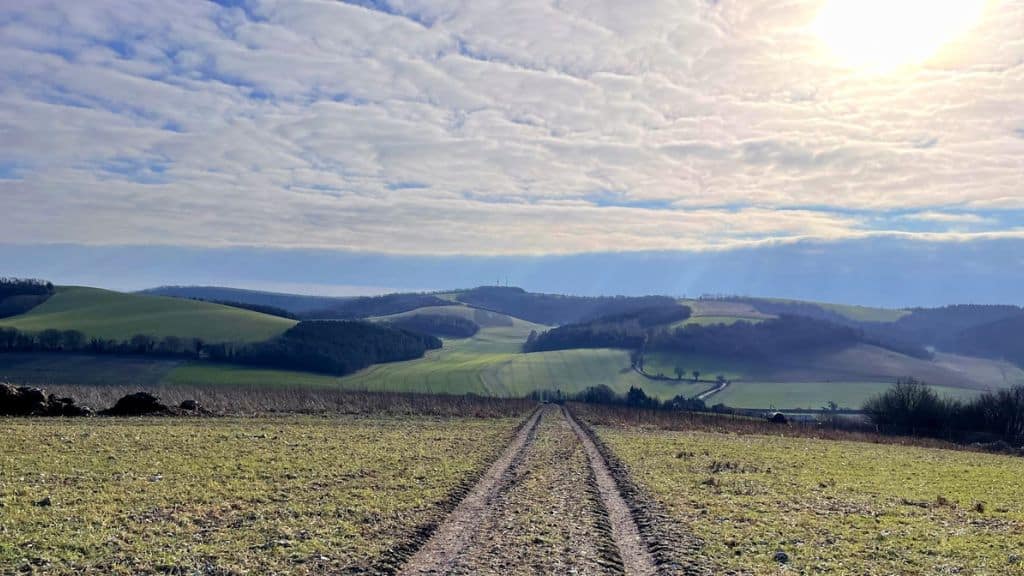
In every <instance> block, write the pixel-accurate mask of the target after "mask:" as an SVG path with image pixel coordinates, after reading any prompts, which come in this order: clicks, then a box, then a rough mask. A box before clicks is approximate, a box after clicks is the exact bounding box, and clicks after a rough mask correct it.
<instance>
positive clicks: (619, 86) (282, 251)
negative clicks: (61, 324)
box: [0, 0, 1024, 301]
mask: <svg viewBox="0 0 1024 576" xmlns="http://www.w3.org/2000/svg"><path fill="white" fill-rule="evenodd" d="M967 4H971V5H973V6H975V7H976V8H977V9H976V10H974V11H973V12H971V13H970V14H967V13H963V14H961V13H959V12H957V11H956V9H953V8H948V9H943V8H941V7H942V6H947V5H948V6H954V5H956V6H965V5H967ZM851 6H852V7H854V8H851ZM893 6H897V8H893ZM936 7H940V8H936ZM844 10H846V11H847V12H844ZM849 10H853V12H849ZM848 12H849V13H848ZM1022 30H1024V0H990V1H987V2H986V1H984V0H955V2H952V3H950V2H948V1H946V2H944V1H943V0H934V1H933V2H922V1H921V0H903V1H902V2H880V0H862V1H860V2H855V1H854V0H678V1H655V0H651V1H638V2H619V1H603V2H602V1H596V0H547V1H540V0H500V1H499V0H494V1H491V0H471V1H464V2H461V1H454V0H434V1H430V2H420V1H415V0H349V1H302V0H288V1H281V2H276V1H259V0H252V1H243V0H230V1H220V2H207V1H203V2H200V1H193V0H181V1H175V2H166V1H160V2H156V1H154V2H150V1H146V0H131V1H127V2H125V1H123V0H121V1H109V2H108V1H103V0H90V1H89V2H65V1H56V2H47V1H44V0H12V1H8V2H3V3H2V4H0V213H2V214H3V215H4V224H3V226H0V245H3V246H4V247H5V249H4V250H0V255H5V256H4V257H3V259H0V271H2V272H3V273H12V274H13V273H22V272H31V271H34V270H49V271H51V272H52V273H53V274H56V275H58V276H62V277H63V276H67V277H75V278H77V277H81V276H75V273H74V270H76V265H77V264H76V261H75V258H81V257H82V254H91V255H94V257H95V258H99V259H102V258H103V257H104V256H102V255H104V254H124V253H126V252H125V251H127V252H130V253H132V254H136V255H142V254H151V253H154V252H153V251H154V250H156V251H158V252H159V253H161V254H176V255H177V256H175V257H174V258H171V260H175V259H177V260H179V261H195V258H196V256H195V255H197V254H199V255H206V256H207V257H208V262H217V261H222V260H223V259H224V258H225V256H224V255H226V254H236V255H237V254H256V253H261V254H264V255H265V258H266V260H265V262H266V264H265V266H266V267H267V270H264V271H261V274H262V275H264V276H265V275H270V276H274V275H275V274H276V276H275V277H276V280H275V279H274V278H271V279H262V280H261V279H260V278H261V274H257V273H256V272H254V271H250V272H249V275H248V276H245V275H241V276H238V277H234V276H233V277H232V279H231V281H232V282H234V283H236V284H238V283H242V284H244V283H246V282H253V283H262V284H278V285H282V286H283V285H302V286H305V288H304V289H305V290H307V291H308V290H311V289H314V288H316V287H323V289H324V290H329V291H330V290H336V289H343V288H344V289H351V290H355V291H357V292H358V291H366V290H371V291H372V290H386V289H389V288H399V287H401V288H423V289H432V288H436V287H440V286H437V284H438V283H440V282H441V281H443V280H445V278H436V277H433V276H431V275H430V274H427V273H422V274H421V275H420V276H418V277H405V278H403V279H402V281H401V282H400V284H401V286H399V285H398V284H399V283H396V282H395V281H394V278H391V276H390V275H388V274H384V273H378V272H377V271H376V269H375V268H374V267H368V268H366V269H365V274H364V275H363V276H361V277H359V278H351V277H349V276H346V278H345V279H339V278H336V277H334V276H332V275H331V274H328V273H326V272H324V271H323V270H317V268H318V267H319V266H320V264H316V265H312V264H311V265H310V266H311V268H310V267H303V266H299V265H297V264H291V263H290V262H292V260H291V257H289V256H288V255H292V256H293V257H294V258H295V259H296V260H295V261H296V262H306V260H305V258H306V256H308V255H317V256H316V258H320V260H316V262H327V261H331V259H332V258H340V259H342V260H344V259H345V258H363V259H364V261H379V262H384V261H385V260H386V261H405V262H421V263H429V262H440V261H444V262H459V263H461V266H462V267H461V268H458V270H459V271H460V272H459V274H461V276H459V275H456V274H454V272H453V275H451V276H449V278H451V279H452V280H454V279H456V278H457V279H459V280H460V281H463V280H464V281H469V280H470V279H472V278H473V276H474V274H476V272H475V271H477V270H480V269H479V268H478V267H477V266H478V264H477V263H479V262H491V263H492V265H493V266H494V267H495V268H497V269H499V270H501V269H506V268H515V267H514V266H513V265H512V264H511V263H514V262H534V263H544V265H545V266H549V267H550V266H554V265H555V263H563V264H564V263H565V262H568V261H572V262H589V263H590V264H589V266H590V268H586V269H584V268H580V270H581V271H587V273H588V274H592V275H594V277H595V278H596V277H598V276H599V274H600V267H601V266H604V265H607V264H609V263H614V262H620V263H622V265H623V266H626V265H627V264H628V263H630V262H637V261H639V260H638V259H641V260H642V259H643V258H644V257H645V256H644V255H650V254H672V255H673V257H674V258H678V259H680V260H679V261H680V262H695V261H698V260H699V261H707V262H709V264H708V266H713V265H715V264H714V263H716V262H721V264H720V266H721V273H722V274H725V273H726V271H727V270H729V268H728V266H727V265H726V264H725V262H727V261H738V260H742V258H743V257H744V256H743V255H748V254H760V255H763V258H764V259H770V258H772V257H774V256H773V255H777V254H784V253H792V254H799V253H802V251H803V250H806V249H807V248H808V247H809V246H813V247H815V248H814V249H815V250H817V249H819V248H821V247H824V249H825V250H826V251H828V250H832V251H833V252H834V253H835V255H836V257H837V258H840V257H841V258H846V261H839V262H829V264H830V265H832V266H840V265H842V266H846V267H848V268H851V269H852V270H854V271H857V270H860V271H861V272H863V268H860V267H862V266H867V265H869V264H867V263H866V262H870V261H872V260H871V258H876V259H878V258H882V259H884V260H885V261H886V262H890V263H891V265H892V266H893V267H894V269H897V270H898V269H900V268H902V269H905V270H906V269H916V268H914V267H915V266H917V265H918V264H921V265H924V264H927V263H928V262H933V263H934V262H937V261H939V260H942V259H941V258H939V259H937V258H935V257H934V255H935V254H949V255H953V254H961V253H964V252H965V251H966V252H967V253H970V254H971V255H972V258H973V259H974V260H975V261H976V262H980V263H983V264H984V265H985V267H986V268H985V269H986V270H992V271H993V272H992V275H990V276H977V277H976V278H975V280H976V282H975V283H974V284H975V290H976V291H977V292H978V293H977V294H976V295H975V296H976V298H977V299H979V300H987V299H991V298H993V297H994V296H995V295H996V294H997V292H994V291H990V292H985V290H987V288H985V287H986V286H988V285H990V284H992V283H998V282H1004V281H1007V277H1005V276H1000V275H998V274H997V273H996V272H995V271H997V270H998V269H999V268H1000V266H1001V265H1003V264H1005V259H1006V257H1007V254H1010V253H1013V252H1014V251H1013V250H1009V249H1008V248H1007V246H1024V243H1022V241H1024V185H1022V182H1024V96H1022V95H1024V34H1022ZM897 56H899V58H897ZM1015 243H1016V244H1015ZM17 247H23V248H25V247H32V248H33V249H34V250H36V251H35V252H32V251H26V252H24V253H25V254H39V255H42V254H45V255H46V258H48V260H47V261H45V262H42V261H36V262H33V261H27V260H26V259H25V258H18V259H14V258H13V257H12V256H11V255H13V254H17V253H18V249H17ZM922 247H923V248H922ZM883 248H884V249H885V250H888V251H889V252H887V253H884V254H876V253H874V251H877V250H880V249H883ZM147 251H148V252H147ZM858 251H860V252H863V253H864V254H863V256H864V257H863V258H860V259H858V258H856V257H854V256H852V255H851V254H853V253H854V252H858ZM922 254H930V255H931V256H928V257H925V256H922ZM97 255H98V256H97ZM300 255H306V256H301V257H300ZM385 255H387V257H388V258H390V260H387V259H386V258H384V256H385ZM39 257H40V258H42V257H43V256H39ZM403 258H404V259H405V260H401V259H403ZM325 259H326V260H325ZM375 259H376V260H375ZM688 259H689V260H688ZM756 259H757V258H755V260H756ZM826 260H827V259H826ZM935 265H936V266H948V263H947V262H943V263H942V264H935ZM1018 265H1019V262H1018ZM581 266H582V265H581ZM793 266H794V264H793V263H792V262H790V261H789V260H786V259H783V260H782V261H779V262H778V268H777V269H773V270H765V271H763V274H766V275H768V276H771V277H774V278H775V279H776V280H775V281H776V283H777V284H776V285H772V286H762V285H761V284H750V283H749V282H748V283H747V284H743V285H740V286H738V288H741V289H742V288H748V289H753V288H758V287H760V288H761V289H764V290H770V291H784V290H795V289H794V288H792V287H791V286H790V287H787V286H789V285H788V284H787V282H786V278H787V275H789V274H791V272H790V271H789V270H790V269H791V268H792V267H793ZM556 267H557V266H556ZM414 268H415V267H414ZM8 270H9V272H8ZM170 270H174V272H175V274H176V276H175V278H177V279H178V282H170V283H180V284H189V283H195V282H198V281H200V280H209V279H211V276H210V274H207V273H206V272H204V269H203V266H199V265H198V264H197V265H194V266H193V267H192V268H175V267H173V266H169V267H168V268H166V270H165V271H166V272H168V273H164V274H156V275H150V276H144V275H143V274H142V273H141V272H140V273H133V272H132V271H131V270H128V269H117V270H115V271H112V272H111V274H110V275H107V276H105V278H107V283H109V284H112V285H115V286H135V285H140V284H142V283H144V281H148V280H150V279H153V280H156V279H157V276H159V277H160V278H161V279H162V278H164V277H166V276H169V275H170V274H169V271H170ZM822 270H824V269H822ZM159 271H160V270H156V272H159ZM115 272H116V274H115ZM288 273H291V274H292V276H290V277H288V278H285V275H286V274H288ZM553 273H554V272H552V274H553ZM581 273H582V272H581ZM666 273H667V274H669V275H670V277H669V278H667V279H666V278H664V277H663V276H659V275H650V277H649V278H648V276H643V275H641V276H640V277H638V278H637V279H636V283H635V284H636V285H628V286H627V284H622V283H620V284H608V283H601V282H598V281H597V280H595V281H594V283H592V284H591V285H588V286H581V287H579V288H578V290H577V291H579V292H586V291H593V290H598V289H601V290H605V289H614V288H611V287H610V286H612V285H621V286H626V287H623V288H618V289H619V290H626V291H636V290H641V289H643V285H642V283H643V282H647V283H649V284H650V286H651V291H657V290H654V288H657V287H673V289H674V290H677V291H686V292H691V293H692V292H693V291H703V290H707V291H714V290H715V289H717V288H719V286H718V285H717V284H715V283H713V282H710V281H709V280H707V279H706V278H705V279H700V278H696V277H694V276H692V275H691V276H687V275H685V274H682V273H678V272H676V271H671V270H670V271H668V272H666ZM979 273H980V272H979ZM1000 273H1002V272H1000ZM663 274H664V273H663ZM480 275H484V276H487V275H490V274H489V273H488V274H483V273H482V272H481V273H480ZM717 275H718V273H715V274H711V275H710V276H717ZM225 276H226V275H225ZM524 277H525V278H534V281H535V284H536V285H537V286H538V287H540V288H544V287H550V286H555V285H558V283H557V282H554V281H544V280H543V279H537V278H536V277H535V276H532V275H529V274H526V273H524ZM60 279H61V278H57V280H60ZM212 279H213V280H216V278H212ZM99 280H100V281H101V282H102V281H103V278H100V279H99ZM225 281H226V280H225ZM812 284H813V283H812ZM813 285H814V286H816V290H817V292H816V293H817V294H818V296H825V297H828V296H830V295H831V296H838V294H839V293H838V292H837V290H838V289H837V288H836V286H835V285H834V284H833V283H831V282H825V281H818V282H817V283H816V284H813ZM332 286H333V287H334V288H331V287H332ZM300 288H301V286H300ZM627 288H628V290H627ZM865 290H866V291H864V292H861V293H858V294H854V295H853V297H856V298H857V299H859V300H862V301H863V300H878V299H882V298H880V296H882V295H883V292H884V291H885V289H884V288H883V287H882V286H880V285H875V286H874V287H873V288H870V289H869V288H865ZM922 290H923V289H922ZM916 294H917V295H916V296H914V295H913V294H911V295H908V296H907V298H909V299H913V298H915V297H916V298H920V299H923V300H924V299H927V298H928V293H927V291H921V290H919V291H918V292H917V293H916Z"/></svg>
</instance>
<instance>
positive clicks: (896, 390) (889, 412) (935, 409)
mask: <svg viewBox="0 0 1024 576" xmlns="http://www.w3.org/2000/svg"><path fill="white" fill-rule="evenodd" d="M864 411H865V412H866V413H867V416H868V419H869V421H870V422H871V423H872V424H874V425H875V426H876V427H877V428H878V429H879V430H880V431H882V432H887V433H901V434H912V435H913V434H929V433H930V434H934V433H937V432H940V431H942V430H943V429H947V428H949V427H950V426H949V425H950V417H951V416H952V414H953V412H954V406H953V405H952V403H950V402H947V401H945V400H943V399H942V398H940V397H939V395H938V394H937V393H936V392H935V390H933V389H932V388H931V387H929V386H928V385H926V384H924V383H923V382H919V381H917V380H914V379H913V378H907V379H901V380H899V381H897V382H896V385H895V386H893V387H892V388H891V389H889V390H887V391H886V392H883V393H882V394H879V395H878V396H875V397H874V398H871V399H869V400H868V401H867V402H865V404H864Z"/></svg>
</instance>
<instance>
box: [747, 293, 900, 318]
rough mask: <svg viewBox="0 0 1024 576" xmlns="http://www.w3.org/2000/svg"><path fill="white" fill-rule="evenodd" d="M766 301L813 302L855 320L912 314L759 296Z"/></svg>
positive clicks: (870, 307) (894, 310)
mask: <svg viewBox="0 0 1024 576" xmlns="http://www.w3.org/2000/svg"><path fill="white" fill-rule="evenodd" d="M759 300H764V301H765V302H782V303H793V304H813V305H815V306H818V307H820V308H824V309H825V310H830V311H832V312H835V313H836V314H840V315H842V316H845V317H846V318H847V319H849V320H853V321H855V322H895V321H897V320H899V319H900V318H903V317H904V316H907V315H909V314H910V311H909V310H898V309H895V308H875V307H872V306H857V305H853V304H833V303H830V302H813V301H808V300H789V299H786V298H759Z"/></svg>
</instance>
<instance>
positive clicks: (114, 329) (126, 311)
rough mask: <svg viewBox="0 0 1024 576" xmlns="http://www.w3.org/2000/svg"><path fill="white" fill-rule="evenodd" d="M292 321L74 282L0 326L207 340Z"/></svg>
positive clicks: (266, 333)
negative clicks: (75, 285) (78, 284)
mask: <svg viewBox="0 0 1024 576" xmlns="http://www.w3.org/2000/svg"><path fill="white" fill-rule="evenodd" d="M293 325H295V321H294V320H288V319H287V318H278V317H277V316H269V315H267V314H261V313H259V312H253V311H251V310H242V309H239V308H232V307H230V306H222V305H220V304H211V303H209V302H197V301H194V300H184V299H180V298H170V297H164V296H148V295H142V294H126V293H122V292H112V291H109V290H100V289H98V288H80V287H70V286H69V287H60V288H58V289H57V293H56V294H54V295H53V296H51V297H50V298H49V299H48V300H47V301H46V302H43V303H42V304H40V305H39V306H37V307H35V308H33V309H32V310H30V311H29V312H27V313H25V314H22V315H20V316H14V317H11V318H3V319H0V326H10V327H13V328H17V329H18V330H23V331H26V332H39V331H42V330H46V329H56V330H79V331H81V332H83V333H84V334H85V335H86V337H89V338H104V339H114V340H126V339H128V338H131V337H132V336H134V335H136V334H146V335H149V336H155V337H157V338H162V337H165V336H177V337H179V338H200V339H202V340H205V341H207V342H258V341H262V340H267V339H269V338H272V337H274V336H277V335H279V334H281V333H282V332H284V331H285V330H287V329H288V328H291V327H292V326H293Z"/></svg>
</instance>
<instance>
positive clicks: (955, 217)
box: [903, 211, 998, 224]
mask: <svg viewBox="0 0 1024 576" xmlns="http://www.w3.org/2000/svg"><path fill="white" fill-rule="evenodd" d="M903 218H904V219H906V220H917V221H919V222H938V223H943V224H995V223H997V222H998V220H996V219H994V218H990V217H986V216H980V215H978V214H970V213H963V212H961V213H952V212H934V211H928V212H917V213H914V214H907V215H905V216H903Z"/></svg>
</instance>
